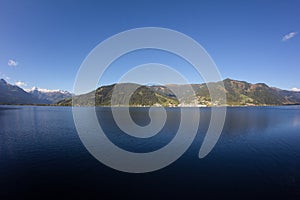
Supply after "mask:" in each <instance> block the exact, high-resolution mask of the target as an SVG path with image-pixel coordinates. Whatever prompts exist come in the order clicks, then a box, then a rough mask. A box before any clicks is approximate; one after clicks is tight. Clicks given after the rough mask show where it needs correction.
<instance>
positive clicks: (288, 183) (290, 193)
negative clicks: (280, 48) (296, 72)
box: [0, 106, 300, 199]
mask: <svg viewBox="0 0 300 200" xmlns="http://www.w3.org/2000/svg"><path fill="white" fill-rule="evenodd" d="M78 109H89V108H78ZM189 109H200V113H201V120H200V122H198V123H199V127H200V128H199V130H198V133H197V136H196V138H195V140H194V141H193V143H192V145H191V146H190V148H189V149H188V150H187V151H186V152H185V153H184V154H183V156H181V157H180V158H179V159H178V160H177V161H175V162H174V163H172V164H171V165H169V166H167V167H165V168H163V169H161V170H158V171H154V172H150V173H142V174H131V173H124V172H120V171H116V170H114V169H111V168H109V167H107V166H105V165H103V164H102V163H100V162H99V161H98V160H96V159H95V158H94V157H93V156H92V155H91V154H90V153H89V152H88V151H87V150H86V148H85V147H84V145H83V144H82V142H81V140H80V139H79V136H78V134H77V131H76V128H75V125H74V120H73V116H72V108H71V107H39V106H0V199H13V198H19V199H24V198H31V197H39V198H45V197H49V196H50V197H53V198H71V197H81V198H84V199H86V198H89V197H97V198H103V197H108V196H109V197H121V198H126V197H127V198H140V199H142V198H152V199H154V198H155V199H159V198H164V199H169V198H170V197H177V198H192V197H193V198H196V197H197V198H199V199H200V198H204V197H210V198H214V197H220V198H221V197H232V198H234V197H239V198H241V197H243V198H252V197H255V198H256V199H260V198H267V197H268V198H270V197H278V198H285V199H289V198H290V199H296V198H298V199H299V198H300V170H299V169H300V106H284V107H283V106H282V107H229V108H228V110H227V117H226V121H225V126H224V129H223V132H222V134H221V137H220V139H219V141H218V142H217V144H216V146H215V147H214V148H213V150H212V151H211V152H210V153H209V154H208V155H207V156H206V157H205V158H203V159H199V158H198V153H199V149H200V146H201V144H202V141H203V138H204V136H205V133H206V130H207V126H208V123H209V119H210V108H189ZM96 110H97V116H98V119H99V122H100V124H101V126H102V128H103V130H105V131H106V134H107V136H108V138H109V139H111V140H112V141H113V142H114V143H115V144H116V145H118V146H119V147H121V148H123V149H126V150H128V151H133V152H149V151H153V150H156V149H159V148H161V147H163V146H164V145H166V144H168V143H169V142H170V141H171V140H172V139H173V137H174V133H176V130H177V129H178V124H179V122H178V120H179V119H180V108H167V109H166V110H167V122H166V124H165V126H164V127H163V129H162V130H161V132H160V133H159V134H157V135H156V136H154V137H151V138H148V139H146V138H139V139H133V138H132V137H130V136H128V135H126V134H124V133H123V132H122V131H121V130H120V129H119V128H118V127H117V125H116V123H115V122H114V120H113V118H112V113H111V110H110V109H109V108H97V109H96ZM130 114H131V116H132V118H133V119H134V120H135V122H136V123H137V124H140V125H146V124H147V123H149V116H148V108H131V109H130ZM191 120H192V119H191Z"/></svg>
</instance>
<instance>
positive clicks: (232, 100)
mask: <svg viewBox="0 0 300 200" xmlns="http://www.w3.org/2000/svg"><path fill="white" fill-rule="evenodd" d="M223 84H224V87H223V85H222V82H212V83H207V84H192V85H191V86H192V88H193V90H194V92H195V94H196V99H195V98H194V97H193V96H192V95H191V93H190V92H191V91H189V90H190V87H188V86H187V85H176V84H172V85H165V86H157V85H156V86H143V85H137V84H132V83H123V84H118V90H117V92H116V94H115V95H116V97H117V99H118V102H116V103H115V105H114V106H117V105H121V106H122V105H124V104H123V102H124V97H125V95H124V94H125V92H124V91H128V89H129V90H130V89H131V88H138V89H137V90H135V92H134V93H133V95H132V96H131V98H130V101H129V105H130V106H152V105H155V104H160V105H162V106H178V105H179V106H182V105H185V106H197V105H205V106H212V105H223V104H220V103H219V102H222V101H221V99H217V100H216V102H211V99H210V95H209V91H208V87H207V85H209V87H210V88H212V89H213V90H215V91H219V92H221V91H223V92H225V93H226V98H227V104H226V105H290V104H300V92H292V91H287V90H281V89H278V88H273V87H269V86H268V85H266V84H264V83H257V84H251V83H247V82H245V81H237V80H232V79H225V80H224V81H223ZM115 86H116V85H115V84H113V85H108V86H102V87H100V88H98V89H97V90H96V91H93V92H90V93H88V94H84V95H79V96H75V97H74V98H73V101H74V105H75V106H92V105H96V106H110V105H111V98H112V93H113V90H114V87H115ZM172 91H177V92H178V91H179V92H180V93H181V94H184V98H183V99H177V98H176V96H175V95H174V93H173V92H172ZM94 97H96V98H94ZM94 102H95V104H94ZM179 103H181V104H179ZM58 105H65V106H70V105H72V99H70V98H69V99H65V100H63V101H60V102H59V103H58Z"/></svg>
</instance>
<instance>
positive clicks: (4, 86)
mask: <svg viewBox="0 0 300 200" xmlns="http://www.w3.org/2000/svg"><path fill="white" fill-rule="evenodd" d="M70 97H72V94H71V93H70V92H68V91H62V90H46V89H39V88H36V87H34V88H32V89H29V90H23V89H22V88H20V87H18V86H16V85H11V84H9V83H7V82H6V81H5V80H4V79H0V104H55V103H57V102H58V101H61V100H63V99H66V98H70Z"/></svg>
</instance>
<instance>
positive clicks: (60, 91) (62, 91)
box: [25, 86, 70, 94]
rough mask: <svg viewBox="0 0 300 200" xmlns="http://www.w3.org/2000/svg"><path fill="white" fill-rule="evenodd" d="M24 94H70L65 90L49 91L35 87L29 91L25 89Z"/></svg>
mask: <svg viewBox="0 0 300 200" xmlns="http://www.w3.org/2000/svg"><path fill="white" fill-rule="evenodd" d="M25 91H26V92H29V93H32V92H36V91H37V92H41V93H62V94H68V93H70V92H68V91H66V90H58V89H57V90H49V89H44V88H38V87H36V86H34V87H32V88H31V89H25Z"/></svg>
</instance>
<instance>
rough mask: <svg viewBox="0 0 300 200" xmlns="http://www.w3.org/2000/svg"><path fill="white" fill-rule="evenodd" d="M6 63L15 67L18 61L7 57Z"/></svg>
mask: <svg viewBox="0 0 300 200" xmlns="http://www.w3.org/2000/svg"><path fill="white" fill-rule="evenodd" d="M7 64H8V66H11V67H16V66H17V65H18V64H19V63H18V62H17V61H16V60H13V59H9V60H8V63H7Z"/></svg>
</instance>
